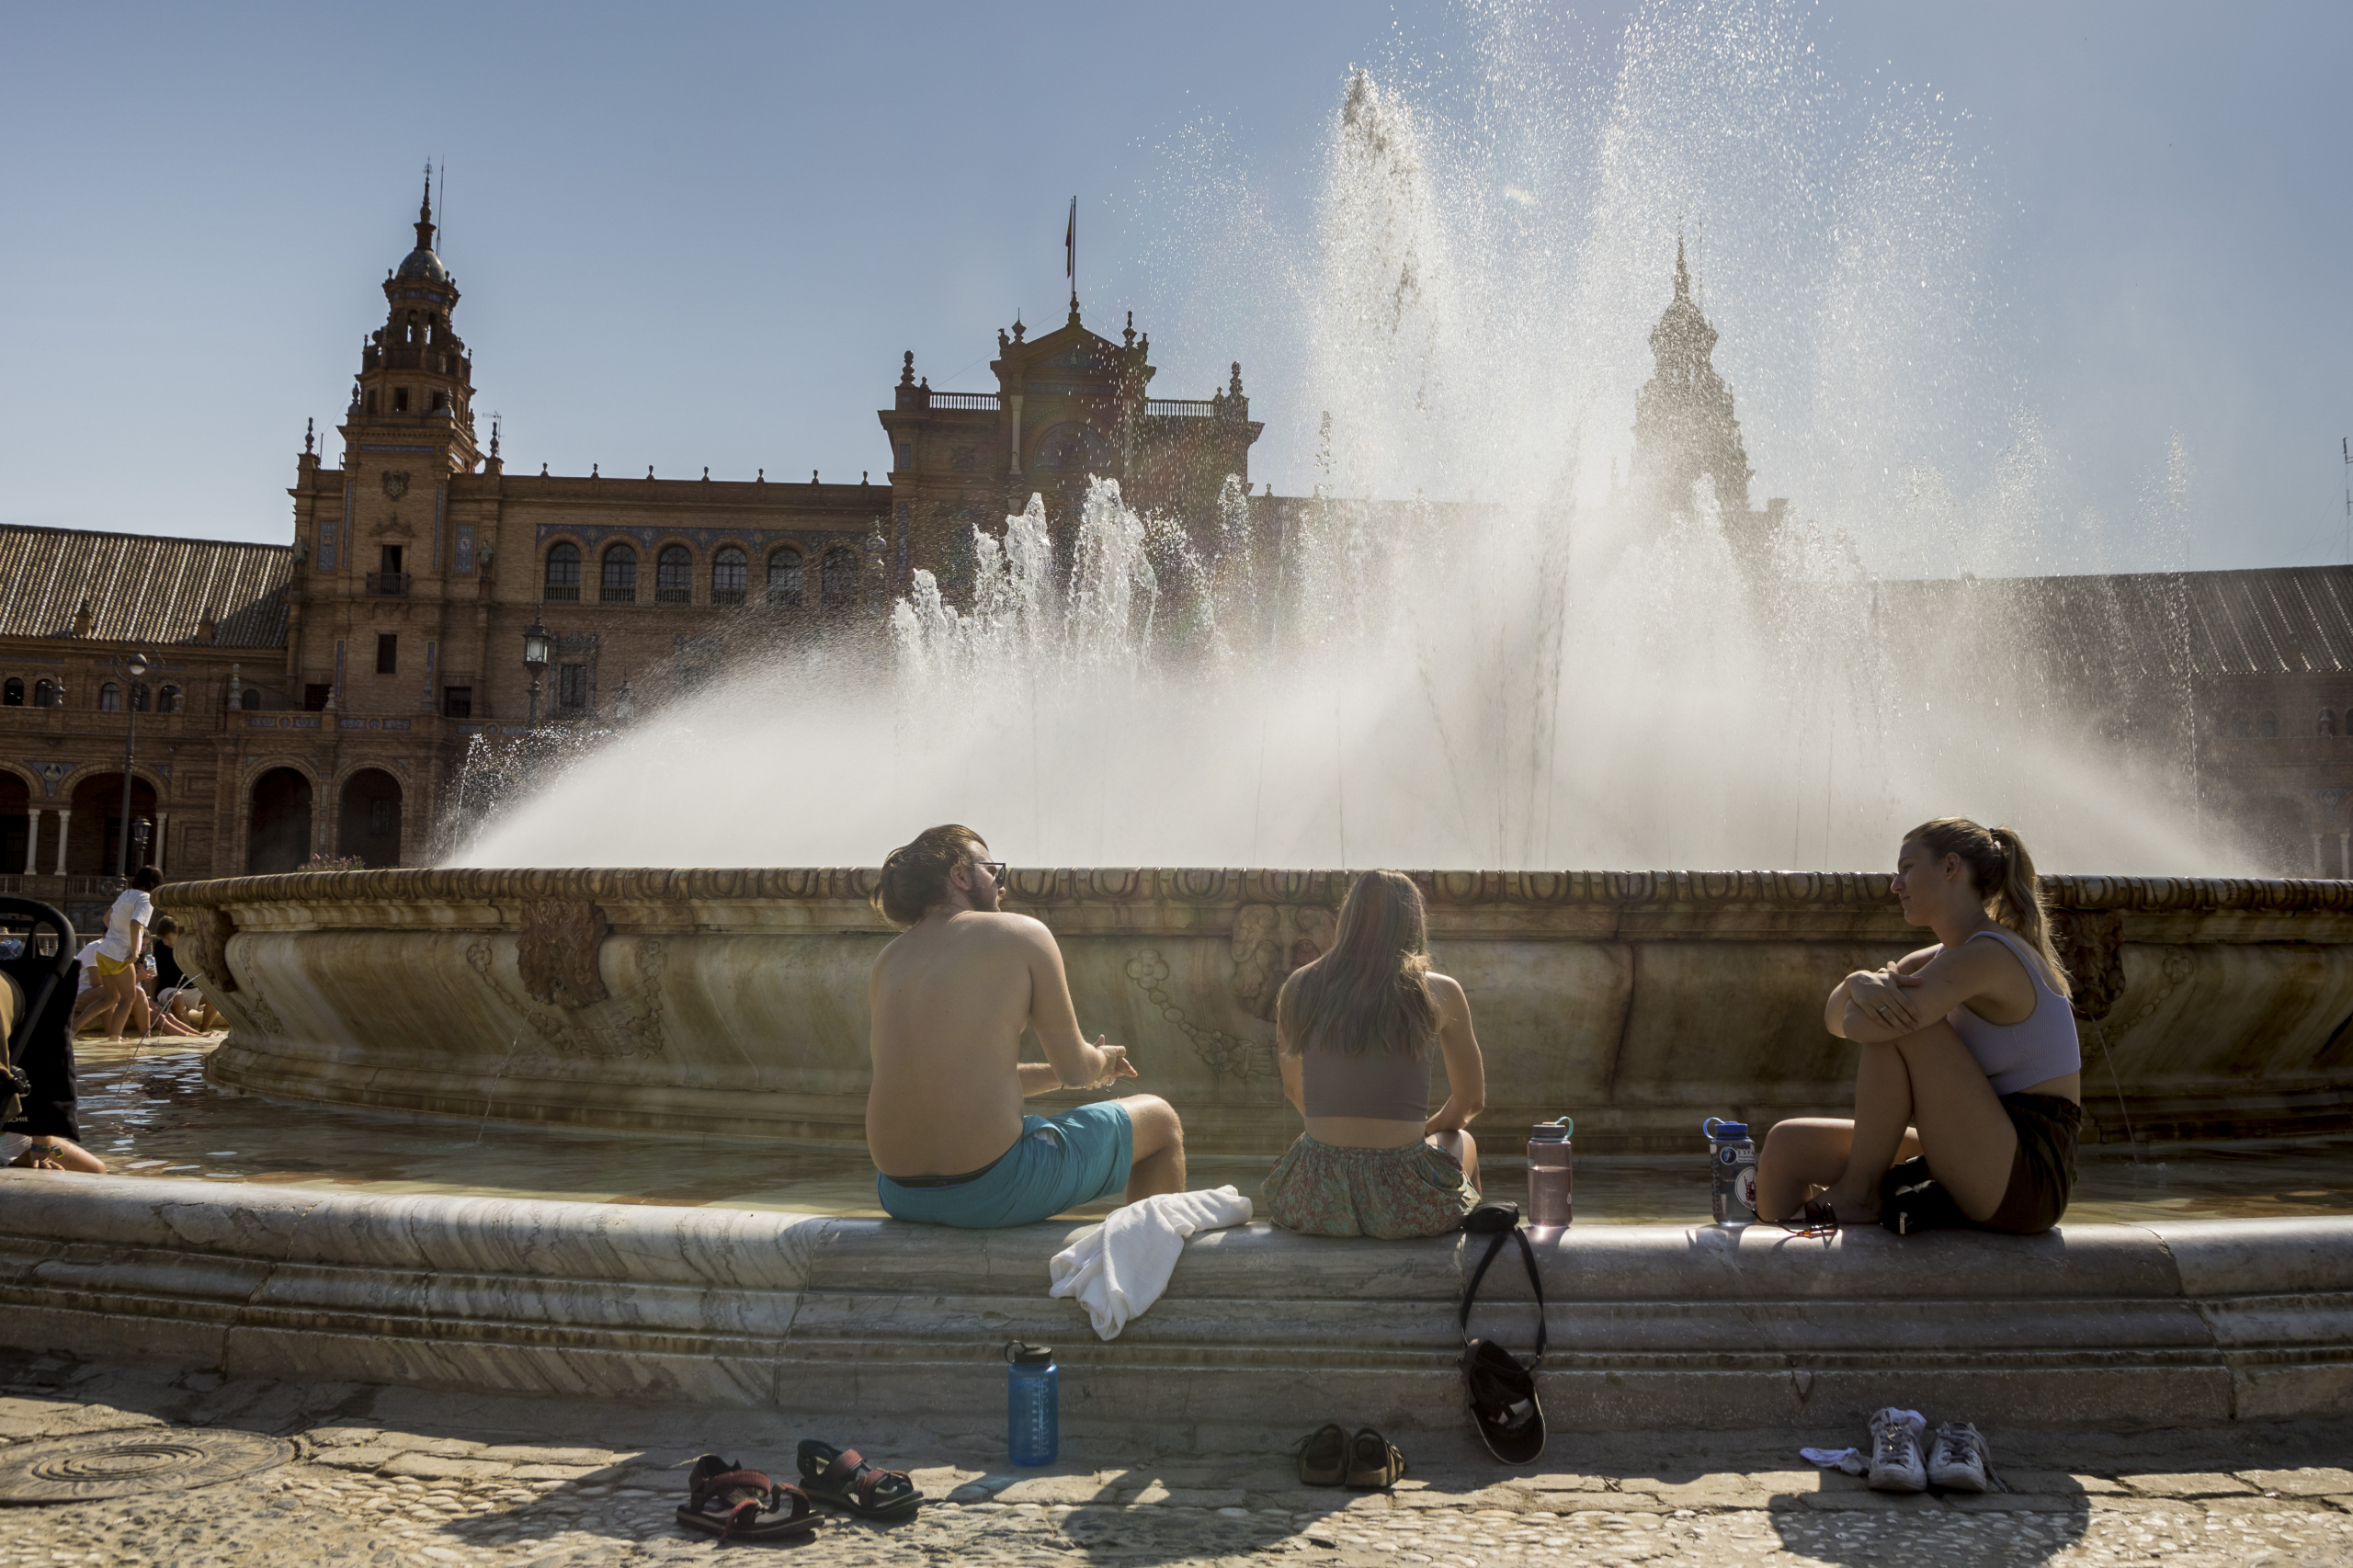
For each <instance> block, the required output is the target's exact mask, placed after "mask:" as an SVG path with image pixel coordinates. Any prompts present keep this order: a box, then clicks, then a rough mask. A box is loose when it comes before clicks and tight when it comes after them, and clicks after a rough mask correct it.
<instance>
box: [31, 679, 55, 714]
mask: <svg viewBox="0 0 2353 1568" xmlns="http://www.w3.org/2000/svg"><path fill="white" fill-rule="evenodd" d="M33 706H34V707H36V708H54V707H56V706H58V701H57V683H56V682H55V681H53V680H38V681H35V682H33Z"/></svg>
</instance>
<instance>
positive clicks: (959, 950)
mask: <svg viewBox="0 0 2353 1568" xmlns="http://www.w3.org/2000/svg"><path fill="white" fill-rule="evenodd" d="M1004 887H1005V867H1004V866H1003V865H1002V864H1001V863H999V862H996V861H993V860H990V859H989V858H988V846H987V845H986V844H984V843H983V842H982V840H981V836H980V835H978V834H976V833H974V832H973V831H972V829H971V828H968V827H958V826H955V825H952V824H950V825H948V826H943V827H934V828H927V829H926V830H925V831H924V832H923V833H922V834H920V835H917V836H916V838H915V842H914V843H912V844H907V845H903V846H900V847H899V848H896V849H893V850H892V851H891V854H890V857H889V858H887V859H885V860H884V861H883V862H882V882H881V888H880V889H879V890H877V892H876V894H875V901H874V902H875V904H876V907H878V908H879V909H880V910H881V912H882V916H883V918H884V919H886V920H888V921H890V922H891V924H892V925H893V926H898V927H900V931H901V934H900V935H899V936H898V937H895V938H893V939H892V943H891V945H890V946H889V947H887V948H884V949H882V953H881V957H880V958H878V959H876V960H874V973H873V976H872V978H871V980H870V982H869V983H868V987H867V994H868V1000H869V1002H870V1004H871V1006H872V1010H873V1019H874V1025H873V1034H872V1036H871V1040H870V1051H871V1053H872V1056H873V1060H874V1083H873V1086H872V1087H871V1088H870V1090H869V1091H868V1092H867V1096H866V1147H867V1152H868V1153H870V1154H871V1155H872V1156H873V1159H874V1167H875V1170H876V1172H877V1175H876V1176H875V1180H874V1189H875V1192H876V1195H877V1196H878V1197H879V1198H880V1199H881V1204H882V1209H883V1211H884V1212H885V1213H887V1214H890V1215H892V1217H894V1218H896V1219H901V1220H916V1221H925V1222H926V1223H929V1224H935V1225H961V1226H964V1227H967V1228H969V1229H975V1230H980V1229H991V1228H994V1227H996V1226H1001V1225H1026V1224H1029V1223H1030V1222H1031V1221H1038V1220H1044V1219H1047V1218H1050V1217H1051V1216H1052V1215H1055V1214H1059V1213H1061V1212H1063V1210H1067V1209H1072V1208H1075V1207H1076V1206H1078V1205H1079V1204H1082V1203H1091V1202H1093V1201H1095V1200H1096V1199H1099V1198H1105V1197H1108V1196H1109V1195H1110V1194H1111V1193H1113V1192H1117V1191H1119V1190H1120V1188H1121V1187H1123V1186H1124V1187H1125V1188H1126V1189H1127V1199H1126V1201H1128V1202H1130V1203H1133V1202H1134V1201H1136V1199H1140V1198H1149V1197H1152V1196H1154V1194H1156V1193H1163V1192H1181V1191H1183V1190H1184V1188H1185V1132H1184V1128H1183V1127H1182V1126H1181V1125H1180V1124H1179V1123H1178V1121H1177V1119H1176V1111H1175V1110H1174V1109H1173V1108H1170V1106H1169V1104H1168V1102H1167V1101H1165V1100H1164V1099H1161V1098H1160V1097H1159V1096H1155V1095H1131V1096H1127V1097H1125V1098H1123V1099H1116V1100H1100V1101H1097V1102H1095V1103H1094V1104H1091V1105H1083V1106H1079V1107H1076V1108H1074V1109H1071V1110H1067V1111H1064V1112H1063V1113H1062V1114H1061V1115H1060V1116H1051V1117H1046V1116H1025V1115H1023V1114H1022V1111H1021V1102H1022V1101H1023V1100H1024V1099H1027V1098H1029V1096H1032V1095H1042V1094H1049V1093H1051V1092H1052V1091H1053V1090H1056V1089H1060V1088H1066V1087H1067V1088H1086V1089H1101V1088H1108V1087H1109V1086H1110V1085H1112V1084H1114V1083H1117V1082H1118V1081H1119V1080H1120V1079H1121V1078H1132V1077H1134V1076H1135V1075H1136V1069H1135V1065H1134V1063H1132V1062H1130V1061H1129V1060H1128V1053H1127V1050H1126V1048H1125V1047H1123V1046H1117V1045H1106V1044H1105V1043H1104V1042H1103V1040H1101V1039H1100V1038H1099V1037H1098V1038H1097V1040H1096V1042H1095V1043H1094V1044H1093V1045H1089V1044H1087V1043H1086V1036H1085V1035H1083V1034H1081V1033H1080V1032H1079V1028H1078V1013H1077V1009H1076V1008H1075V1007H1074V1006H1072V1004H1071V998H1070V982H1069V980H1068V978H1067V977H1066V975H1065V974H1064V972H1063V955H1062V949H1060V948H1058V947H1056V946H1055V945H1054V937H1053V933H1051V931H1048V930H1047V929H1046V927H1045V926H1043V925H1042V924H1040V922H1038V921H1036V920H1033V919H1031V918H1030V917H1029V916H1028V915H1008V914H1006V913H1005V912H1004V911H1003V910H1002V909H1000V908H999V903H1000V901H1001V900H1002V898H1003V896H1004ZM1028 1029H1035V1030H1037V1032H1038V1039H1039V1041H1040V1043H1041V1044H1042V1045H1043V1046H1044V1047H1045V1051H1046V1060H1045V1061H1044V1062H1024V1061H1022V1060H1021V1037H1022V1034H1023V1032H1024V1031H1025V1030H1028Z"/></svg>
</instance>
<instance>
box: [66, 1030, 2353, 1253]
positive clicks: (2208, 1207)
mask: <svg viewBox="0 0 2353 1568" xmlns="http://www.w3.org/2000/svg"><path fill="white" fill-rule="evenodd" d="M210 1048H211V1047H210V1042H209V1041H184V1040H173V1041H170V1042H167V1043H166V1042H156V1043H150V1044H146V1045H134V1044H131V1043H128V1042H125V1043H116V1042H106V1043H90V1042H85V1043H84V1044H83V1045H82V1046H81V1047H80V1048H79V1051H78V1053H77V1054H78V1056H79V1059H80V1063H81V1085H82V1131H83V1134H84V1141H85V1143H86V1144H87V1145H88V1147H89V1148H90V1150H91V1151H92V1152H93V1153H97V1154H98V1155H99V1156H100V1157H102V1158H103V1159H105V1160H106V1162H107V1163H108V1165H109V1166H111V1167H112V1168H113V1169H114V1170H116V1171H118V1172H120V1173H123V1174H126V1175H131V1176H178V1177H197V1178H201V1179H204V1180H208V1181H223V1182H233V1181H246V1182H266V1183H273V1184H278V1185H281V1186H289V1187H331V1188H335V1189H338V1190H360V1191H368V1192H381V1193H418V1192H422V1193H457V1192H467V1193H494V1194H496V1195H498V1196H501V1197H506V1198H543V1199H569V1200H574V1201H580V1202H589V1203H653V1204H675V1205H679V1206H682V1207H688V1208H698V1207H703V1206H717V1207H724V1208H731V1209H789V1210H801V1211H806V1212H815V1213H828V1214H852V1215H879V1214H880V1213H881V1210H879V1209H878V1208H876V1207H875V1203H874V1173H873V1167H872V1166H871V1165H869V1164H868V1163H867V1160H866V1153H865V1151H864V1150H862V1149H858V1148H832V1147H829V1148H808V1147H790V1146H786V1145H783V1144H779V1143H770V1142H759V1141H756V1140H753V1139H743V1138H698V1137H690V1136H676V1135H666V1134H654V1133H619V1132H604V1131H567V1130H564V1129H561V1128H545V1127H522V1126H517V1125H514V1124H512V1123H505V1122H497V1121H490V1122H485V1123H483V1124H480V1125H472V1124H469V1123H466V1122H463V1121H456V1120H448V1119H426V1118H409V1117H400V1116H392V1115H376V1114H370V1113H369V1112H365V1111H354V1110H346V1109H339V1108H331V1107H325V1106H311V1105H304V1106H301V1107H300V1108H297V1107H295V1106H292V1105H289V1104H287V1103H284V1102H280V1101H276V1100H267V1099H262V1098H259V1097H257V1096H251V1095H241V1094H235V1093H232V1092H229V1091H226V1090H222V1089H219V1088H215V1087H213V1086H212V1085H210V1084H207V1083H206V1082H205V1081H204V1056H205V1053H206V1051H209V1050H210ZM1700 1152H1701V1151H1699V1150H1697V1149H1695V1151H1694V1153H1693V1155H1692V1156H1691V1157H1688V1158H1686V1157H1677V1156H1674V1155H1611V1156H1600V1157H1594V1156H1587V1157H1586V1158H1583V1159H1580V1160H1579V1161H1578V1162H1577V1168H1576V1215H1577V1222H1578V1223H1579V1224H1581V1225H1593V1224H1647V1223H1666V1224H1689V1223H1695V1222H1699V1221H1704V1220H1705V1219H1706V1218H1707V1215H1708V1201H1709V1200H1708V1167H1707V1164H1706V1162H1705V1161H1704V1160H1703V1159H1701V1158H1699V1153H1700ZM2348 1155H2353V1137H2340V1138H2327V1139H2311V1140H2302V1141H2297V1142H2266V1143H2177V1144H2169V1145H2165V1146H2164V1147H2162V1148H2158V1149H2154V1150H2143V1151H2142V1152H2141V1153H2139V1155H2138V1156H2137V1157H2135V1156H2134V1155H2133V1154H2132V1153H2129V1152H2127V1151H2124V1150H2121V1149H2108V1148H2102V1149H2087V1150H2086V1151H2085V1152H2084V1154H2083V1176H2082V1180H2081V1181H2080V1183H2079V1184H2078V1186H2077V1187H2076V1189H2075V1202H2074V1204H2073V1205H2072V1206H2071V1207H2070V1208H2069V1210H2068V1211H2067V1217H2068V1219H2069V1220H2071V1221H2076V1222H2078V1223H2085V1222H2091V1221H2143V1220H2155V1219H2165V1218H2172V1219H2193V1218H2194V1219H2249V1218H2257V1217H2261V1218H2278V1217H2283V1216H2290V1215H2306V1214H2347V1213H2353V1158H2348ZM1270 1164H1271V1162H1269V1161H1267V1160H1263V1159H1257V1158H1247V1157H1245V1158H1231V1157H1219V1156H1215V1155H1197V1156H1195V1157H1194V1158H1193V1159H1192V1160H1191V1162H1190V1168H1191V1172H1192V1179H1193V1185H1194V1186H1196V1187H1216V1186H1221V1185H1223V1184H1225V1183H1228V1182H1231V1183H1233V1185H1234V1186H1236V1187H1240V1188H1241V1189H1242V1190H1243V1191H1244V1192H1245V1193H1247V1194H1251V1195H1253V1196H1255V1195H1256V1192H1257V1190H1258V1183H1259V1181H1260V1179H1261V1178H1262V1177H1263V1176H1265V1175H1266V1172H1267V1166H1268V1165H1270ZM1483 1164H1484V1165H1486V1167H1487V1169H1488V1171H1489V1176H1488V1181H1489V1183H1490V1185H1491V1187H1492V1188H1493V1190H1494V1192H1495V1195H1496V1196H1498V1197H1506V1198H1511V1197H1517V1196H1518V1193H1519V1188H1520V1187H1521V1186H1522V1176H1521V1173H1520V1170H1519V1169H1518V1164H1517V1162H1515V1161H1512V1160H1508V1159H1501V1158H1489V1159H1486V1160H1484V1161H1483ZM1110 1207H1111V1205H1110V1204H1109V1203H1108V1202H1107V1203H1098V1204H1093V1205H1089V1206H1087V1207H1086V1208H1083V1209H1078V1210H1073V1212H1074V1213H1076V1214H1082V1215H1099V1214H1101V1213H1104V1212H1106V1211H1108V1210H1109V1208H1110Z"/></svg>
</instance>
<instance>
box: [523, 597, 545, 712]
mask: <svg viewBox="0 0 2353 1568" xmlns="http://www.w3.org/2000/svg"><path fill="white" fill-rule="evenodd" d="M523 667H524V668H525V669H527V670H529V671H530V672H531V724H532V726H533V727H534V728H537V727H538V725H539V722H540V671H542V670H544V669H546V668H547V667H548V629H547V628H546V627H544V626H542V625H540V618H539V617H538V616H536V615H535V616H533V617H532V618H531V627H530V630H529V631H526V632H524V633H523Z"/></svg>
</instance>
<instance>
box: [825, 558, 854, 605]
mask: <svg viewBox="0 0 2353 1568" xmlns="http://www.w3.org/2000/svg"><path fill="white" fill-rule="evenodd" d="M817 597H818V600H819V602H820V603H822V604H824V607H825V608H827V609H848V608H850V607H852V606H853V605H855V604H857V603H858V552H857V551H853V550H851V549H849V548H848V547H847V546H846V545H838V544H837V545H835V546H834V548H833V549H831V550H829V551H825V560H824V566H823V567H822V568H821V569H820V571H819V573H818V577H817Z"/></svg>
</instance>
